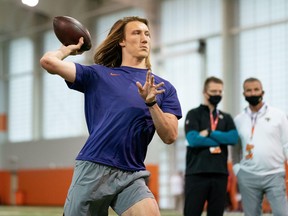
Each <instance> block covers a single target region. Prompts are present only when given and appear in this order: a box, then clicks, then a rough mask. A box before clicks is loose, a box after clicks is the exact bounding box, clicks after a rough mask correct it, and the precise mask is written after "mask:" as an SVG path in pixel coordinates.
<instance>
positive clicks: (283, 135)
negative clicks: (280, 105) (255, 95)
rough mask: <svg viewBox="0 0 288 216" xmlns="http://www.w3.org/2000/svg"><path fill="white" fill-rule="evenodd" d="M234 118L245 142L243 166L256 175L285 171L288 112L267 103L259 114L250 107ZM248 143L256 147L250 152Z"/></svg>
mask: <svg viewBox="0 0 288 216" xmlns="http://www.w3.org/2000/svg"><path fill="white" fill-rule="evenodd" d="M234 120H235V125H236V128H237V130H238V133H239V136H240V139H241V145H242V160H241V161H240V168H241V169H243V170H244V171H246V172H250V173H254V174H256V175H269V174H274V173H279V172H285V167H284V164H285V160H286V159H287V158H288V119H287V116H286V114H285V113H284V112H282V111H280V110H278V109H276V108H273V107H271V106H268V105H266V104H264V105H263V107H262V108H261V109H260V110H259V111H258V112H257V113H252V111H251V110H250V108H249V107H247V108H246V109H245V110H244V111H243V112H242V113H240V114H239V115H237V116H236V117H235V119H234ZM253 125H254V133H253V134H252V127H253ZM247 144H250V145H252V146H253V147H252V149H251V150H250V151H248V150H247V149H246V148H247ZM249 153H250V155H249ZM249 156H251V157H250V158H249ZM236 174H237V173H236Z"/></svg>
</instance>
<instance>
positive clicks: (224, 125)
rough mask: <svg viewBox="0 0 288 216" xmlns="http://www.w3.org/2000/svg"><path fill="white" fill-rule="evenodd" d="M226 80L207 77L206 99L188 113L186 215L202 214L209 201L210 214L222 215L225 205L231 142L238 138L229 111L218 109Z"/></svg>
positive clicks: (204, 91)
mask: <svg viewBox="0 0 288 216" xmlns="http://www.w3.org/2000/svg"><path fill="white" fill-rule="evenodd" d="M222 92H223V81H222V80H220V79H218V78H216V77H209V78H207V79H206V81H205V83H204V88H203V96H204V103H203V104H201V105H200V106H199V107H197V108H194V109H192V110H190V111H189V112H188V113H187V115H186V120H185V134H186V139H187V143H188V145H187V154H186V173H185V207H184V215H185V216H191V215H193V216H201V214H202V212H203V209H204V206H205V203H206V202H207V216H222V215H223V212H224V208H225V200H226V190H227V180H228V169H227V158H228V149H227V146H228V145H234V144H236V143H237V141H238V133H237V131H236V128H235V125H234V122H233V119H232V117H231V116H230V114H228V113H224V112H222V111H220V110H219V109H217V105H218V104H219V102H220V101H221V99H222Z"/></svg>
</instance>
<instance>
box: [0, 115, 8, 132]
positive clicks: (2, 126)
mask: <svg viewBox="0 0 288 216" xmlns="http://www.w3.org/2000/svg"><path fill="white" fill-rule="evenodd" d="M6 131H7V115H6V114H5V113H1V114H0V132H6Z"/></svg>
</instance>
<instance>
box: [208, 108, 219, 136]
mask: <svg viewBox="0 0 288 216" xmlns="http://www.w3.org/2000/svg"><path fill="white" fill-rule="evenodd" d="M216 113H217V114H216V117H215V119H214V117H213V114H212V112H210V123H211V130H212V131H214V130H216V127H217V125H218V121H219V112H218V110H216Z"/></svg>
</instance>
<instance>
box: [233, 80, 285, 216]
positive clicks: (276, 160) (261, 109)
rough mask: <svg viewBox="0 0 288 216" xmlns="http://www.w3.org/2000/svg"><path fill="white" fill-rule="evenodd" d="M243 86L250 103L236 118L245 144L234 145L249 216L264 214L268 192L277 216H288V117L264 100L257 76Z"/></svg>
mask: <svg viewBox="0 0 288 216" xmlns="http://www.w3.org/2000/svg"><path fill="white" fill-rule="evenodd" d="M243 89H244V92H243V95H244V97H245V99H246V101H247V102H248V103H249V106H248V107H246V108H245V109H244V111H243V112H242V113H240V114H239V115H237V116H236V118H235V125H236V128H237V131H238V133H239V136H240V139H241V145H236V146H235V147H233V150H232V160H233V163H235V165H234V167H233V169H234V173H235V175H237V179H238V186H239V189H240V193H241V196H242V205H243V210H244V213H245V216H259V215H262V201H263V196H264V194H266V197H267V199H268V201H269V203H270V206H271V208H272V213H273V215H274V216H288V207H287V197H286V184H285V166H284V165H285V160H287V156H288V120H287V116H286V114H285V113H284V112H282V111H280V110H278V109H275V108H273V107H271V106H268V105H267V104H266V103H264V102H263V95H264V91H263V89H262V84H261V82H260V80H258V79H257V78H248V79H246V80H245V81H244V84H243ZM241 148H242V151H240V150H241ZM240 155H242V159H241V161H240ZM239 161H240V164H239V163H238V162H239Z"/></svg>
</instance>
